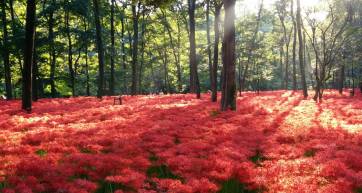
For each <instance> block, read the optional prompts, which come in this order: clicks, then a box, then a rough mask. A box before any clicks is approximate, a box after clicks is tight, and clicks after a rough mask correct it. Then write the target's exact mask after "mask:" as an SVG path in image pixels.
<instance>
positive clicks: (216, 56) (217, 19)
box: [211, 4, 222, 102]
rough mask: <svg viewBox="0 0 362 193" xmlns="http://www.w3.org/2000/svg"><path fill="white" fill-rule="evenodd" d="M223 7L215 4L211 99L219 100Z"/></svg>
mask: <svg viewBox="0 0 362 193" xmlns="http://www.w3.org/2000/svg"><path fill="white" fill-rule="evenodd" d="M221 8H222V4H221V5H215V23H214V32H215V39H214V58H213V63H212V73H211V75H212V76H211V92H212V94H211V101H212V102H216V101H217V68H218V65H219V64H218V63H219V42H220V11H221Z"/></svg>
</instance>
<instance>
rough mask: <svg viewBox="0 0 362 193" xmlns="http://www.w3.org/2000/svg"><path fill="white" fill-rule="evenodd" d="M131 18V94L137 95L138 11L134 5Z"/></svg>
mask: <svg viewBox="0 0 362 193" xmlns="http://www.w3.org/2000/svg"><path fill="white" fill-rule="evenodd" d="M132 16H133V47H132V87H131V94H132V95H136V94H137V90H138V89H137V83H138V81H137V77H138V76H137V75H138V73H137V70H138V66H137V65H138V63H137V62H138V61H137V60H138V19H139V15H138V10H137V7H136V5H132Z"/></svg>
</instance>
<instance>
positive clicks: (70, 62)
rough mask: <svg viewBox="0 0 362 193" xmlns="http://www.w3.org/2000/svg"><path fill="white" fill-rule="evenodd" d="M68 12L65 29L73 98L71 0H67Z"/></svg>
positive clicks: (66, 12) (66, 13)
mask: <svg viewBox="0 0 362 193" xmlns="http://www.w3.org/2000/svg"><path fill="white" fill-rule="evenodd" d="M65 6H66V8H65V9H66V10H65V25H66V26H65V28H66V34H67V39H68V68H69V75H70V85H71V88H72V96H75V75H74V69H73V44H72V35H71V33H70V24H69V19H70V18H69V17H70V13H69V9H70V7H69V6H70V5H69V0H66V5H65Z"/></svg>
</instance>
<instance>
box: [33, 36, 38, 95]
mask: <svg viewBox="0 0 362 193" xmlns="http://www.w3.org/2000/svg"><path fill="white" fill-rule="evenodd" d="M35 36H36V34H35ZM35 42H36V41H35ZM33 52H34V53H33V54H34V55H33V76H32V81H33V82H32V84H33V85H32V99H33V101H38V98H39V95H38V76H39V68H38V61H37V60H38V55H37V51H36V48H34V51H33Z"/></svg>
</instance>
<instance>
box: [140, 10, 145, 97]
mask: <svg viewBox="0 0 362 193" xmlns="http://www.w3.org/2000/svg"><path fill="white" fill-rule="evenodd" d="M146 30H147V28H146V20H145V14H144V13H142V24H141V50H140V52H141V64H140V69H139V76H138V93H142V75H143V73H142V71H143V66H144V63H145V46H146V45H145V44H146V42H145V33H146Z"/></svg>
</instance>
